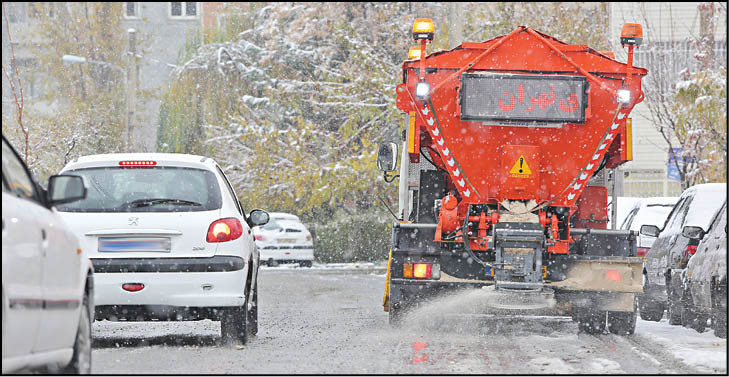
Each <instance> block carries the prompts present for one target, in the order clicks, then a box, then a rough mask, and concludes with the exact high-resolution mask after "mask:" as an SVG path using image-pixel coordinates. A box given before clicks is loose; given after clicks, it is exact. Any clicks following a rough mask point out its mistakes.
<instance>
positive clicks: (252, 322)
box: [248, 282, 258, 336]
mask: <svg viewBox="0 0 729 377" xmlns="http://www.w3.org/2000/svg"><path fill="white" fill-rule="evenodd" d="M251 304H252V305H251V309H250V310H249V311H248V323H249V326H248V327H249V330H250V335H253V336H255V335H256V334H258V282H256V287H255V288H253V298H252V300H251Z"/></svg>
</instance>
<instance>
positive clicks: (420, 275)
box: [413, 263, 432, 279]
mask: <svg viewBox="0 0 729 377" xmlns="http://www.w3.org/2000/svg"><path fill="white" fill-rule="evenodd" d="M431 275H432V267H431V265H430V263H415V264H414V265H413V277H414V278H416V279H427V278H429V277H430V276H431Z"/></svg>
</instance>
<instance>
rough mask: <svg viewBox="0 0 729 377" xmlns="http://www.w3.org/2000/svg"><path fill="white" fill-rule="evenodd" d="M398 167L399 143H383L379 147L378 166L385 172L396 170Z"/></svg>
mask: <svg viewBox="0 0 729 377" xmlns="http://www.w3.org/2000/svg"><path fill="white" fill-rule="evenodd" d="M396 167H397V144H395V143H393V142H387V143H381V144H380V147H379V148H378V149H377V168H378V169H380V170H382V171H383V172H385V173H389V172H391V171H395V169H396Z"/></svg>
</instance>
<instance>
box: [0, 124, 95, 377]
mask: <svg viewBox="0 0 729 377" xmlns="http://www.w3.org/2000/svg"><path fill="white" fill-rule="evenodd" d="M2 139H3V141H2V143H3V145H2V149H3V151H2V177H3V201H2V203H3V204H2V212H3V217H2V225H3V227H2V235H3V248H2V250H3V253H2V254H3V259H2V321H3V324H2V338H3V352H2V353H3V362H2V365H3V366H2V373H3V374H5V373H15V372H18V371H20V370H22V369H34V368H38V367H45V368H46V371H48V372H58V371H62V372H65V373H73V374H81V373H84V374H85V373H89V372H90V371H91V321H92V320H93V313H94V302H93V297H94V296H93V288H94V283H93V278H94V274H93V272H94V271H93V268H92V267H91V263H90V262H89V259H88V257H87V256H86V253H84V252H83V251H82V249H81V248H79V242H78V240H77V239H76V237H75V236H74V235H73V232H71V230H70V229H69V228H68V227H67V226H66V225H65V224H64V222H63V220H62V219H61V217H60V216H59V214H58V213H57V212H56V211H55V210H54V206H56V205H58V204H60V203H67V202H71V201H74V200H80V199H83V198H84V196H85V195H86V189H85V187H84V182H83V179H82V178H80V177H72V176H63V177H59V176H53V177H51V178H50V179H49V181H48V191H47V192H46V191H45V190H44V189H43V188H41V187H40V186H39V185H37V184H36V183H35V181H34V180H33V177H32V175H31V174H30V172H29V171H28V169H27V168H26V166H25V164H24V163H23V161H22V160H21V159H20V157H19V156H18V154H17V153H15V151H14V150H13V149H12V147H11V146H10V144H9V143H8V142H7V140H6V139H5V136H3V138H2Z"/></svg>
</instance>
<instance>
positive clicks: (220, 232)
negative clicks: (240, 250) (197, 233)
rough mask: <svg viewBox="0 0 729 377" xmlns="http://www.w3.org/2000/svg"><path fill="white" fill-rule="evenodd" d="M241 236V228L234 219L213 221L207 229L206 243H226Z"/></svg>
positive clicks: (238, 222)
mask: <svg viewBox="0 0 729 377" xmlns="http://www.w3.org/2000/svg"><path fill="white" fill-rule="evenodd" d="M242 234H243V226H242V225H241V224H240V221H238V219H236V218H234V217H227V218H224V219H220V220H215V221H213V223H212V224H210V227H208V236H207V241H208V242H228V241H233V240H235V239H238V237H240V236H241V235H242Z"/></svg>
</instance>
